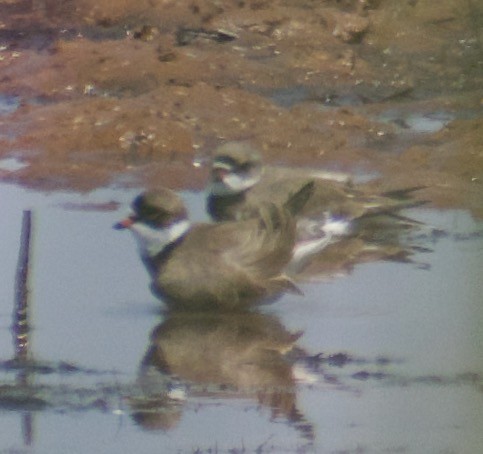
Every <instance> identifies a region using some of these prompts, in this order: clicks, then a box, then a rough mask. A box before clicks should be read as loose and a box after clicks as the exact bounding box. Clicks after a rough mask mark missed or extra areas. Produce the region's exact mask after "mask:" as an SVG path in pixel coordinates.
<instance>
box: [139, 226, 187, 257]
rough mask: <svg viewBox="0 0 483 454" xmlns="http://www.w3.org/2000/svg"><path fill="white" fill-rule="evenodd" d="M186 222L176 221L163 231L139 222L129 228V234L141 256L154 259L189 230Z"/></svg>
mask: <svg viewBox="0 0 483 454" xmlns="http://www.w3.org/2000/svg"><path fill="white" fill-rule="evenodd" d="M190 226H191V224H190V222H189V221H188V220H183V221H178V222H175V223H174V224H172V225H170V226H169V227H167V228H164V229H156V228H154V227H151V226H149V225H146V224H143V223H141V222H135V223H134V224H133V225H132V226H131V232H132V233H133V235H134V238H135V239H136V242H137V244H138V248H139V252H140V254H141V255H142V256H147V257H154V256H156V255H158V254H159V253H160V252H161V251H162V250H163V249H164V248H165V247H166V246H168V245H169V244H171V243H174V242H175V241H176V240H177V239H178V238H180V237H182V236H183V235H184V234H185V233H186V232H187V231H188V229H189V228H190Z"/></svg>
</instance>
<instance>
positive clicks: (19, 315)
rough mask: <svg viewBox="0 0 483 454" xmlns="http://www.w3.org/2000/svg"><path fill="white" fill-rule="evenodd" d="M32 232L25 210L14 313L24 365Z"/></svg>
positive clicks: (28, 417) (28, 420)
mask: <svg viewBox="0 0 483 454" xmlns="http://www.w3.org/2000/svg"><path fill="white" fill-rule="evenodd" d="M31 233H32V212H31V211H30V210H25V211H24V212H23V217H22V231H21V234H20V250H19V254H18V263H17V271H16V275H15V301H14V311H13V326H12V334H13V342H14V347H15V361H17V362H20V363H25V362H26V361H27V360H28V359H29V331H30V327H29V285H28V278H29V269H30V268H29V266H30V247H31ZM29 375H30V374H29V372H28V370H27V369H20V372H19V373H18V376H17V383H18V385H19V386H21V387H22V386H28V384H29ZM33 423H34V421H33V415H32V413H31V412H29V411H28V412H25V413H24V414H23V415H22V433H23V440H24V444H25V445H26V446H31V445H32V444H33V433H34V430H33Z"/></svg>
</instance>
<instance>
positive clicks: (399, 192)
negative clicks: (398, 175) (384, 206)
mask: <svg viewBox="0 0 483 454" xmlns="http://www.w3.org/2000/svg"><path fill="white" fill-rule="evenodd" d="M426 188H427V186H412V187H410V188H404V189H394V190H391V191H387V192H383V193H382V194H381V196H383V197H389V198H390V199H399V200H403V199H407V198H408V197H409V196H410V195H411V194H412V193H413V192H416V191H420V190H421V189H426Z"/></svg>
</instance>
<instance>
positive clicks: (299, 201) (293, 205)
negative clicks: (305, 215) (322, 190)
mask: <svg viewBox="0 0 483 454" xmlns="http://www.w3.org/2000/svg"><path fill="white" fill-rule="evenodd" d="M314 190H315V182H314V180H311V181H309V182H308V183H306V184H304V185H303V186H302V187H301V188H300V189H299V190H298V191H296V192H295V193H293V194H290V197H289V198H288V200H287V201H286V202H285V203H284V205H283V206H284V208H285V209H286V210H287V211H288V212H289V213H290V214H292V215H296V214H298V213H299V212H300V211H301V210H302V209H303V208H304V206H305V204H306V203H307V201H308V200H309V199H310V197H311V196H312V195H313V193H314Z"/></svg>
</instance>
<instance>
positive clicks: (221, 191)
mask: <svg viewBox="0 0 483 454" xmlns="http://www.w3.org/2000/svg"><path fill="white" fill-rule="evenodd" d="M260 177H261V173H260V172H256V173H254V174H250V175H239V174H236V173H228V174H226V175H225V176H224V177H223V181H215V182H212V183H211V184H210V186H209V189H208V192H209V193H210V194H212V195H215V196H225V195H234V194H239V193H240V192H243V191H245V190H246V189H250V188H251V187H252V186H255V185H256V184H257V183H258V182H259V181H260Z"/></svg>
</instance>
